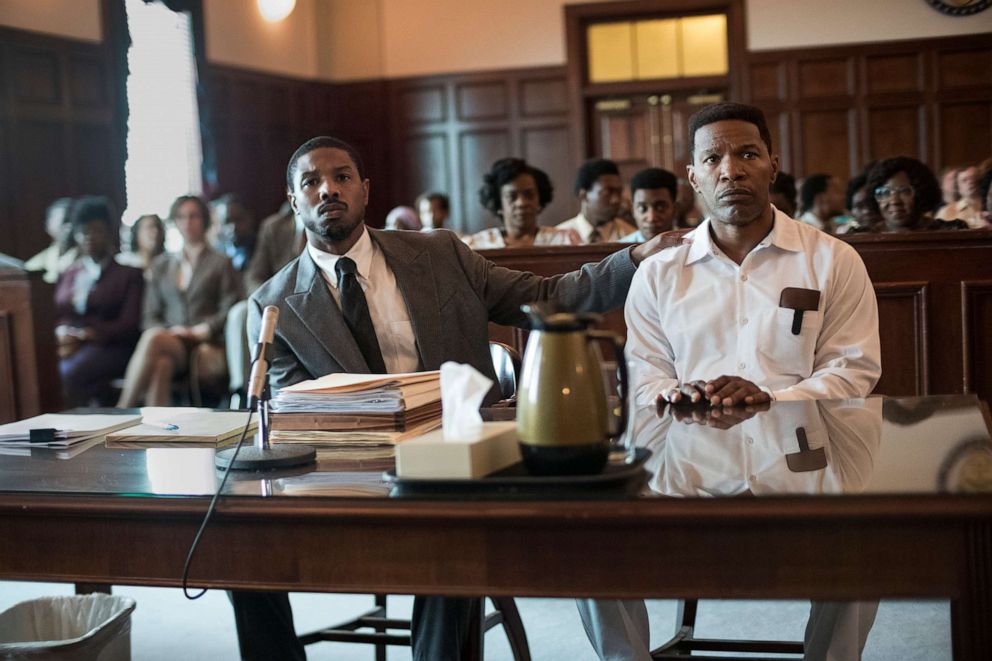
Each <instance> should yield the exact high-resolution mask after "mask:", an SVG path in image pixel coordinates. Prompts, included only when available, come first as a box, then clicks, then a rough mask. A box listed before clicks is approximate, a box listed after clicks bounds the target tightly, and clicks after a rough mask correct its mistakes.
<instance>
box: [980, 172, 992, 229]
mask: <svg viewBox="0 0 992 661" xmlns="http://www.w3.org/2000/svg"><path fill="white" fill-rule="evenodd" d="M980 189H981V190H980V192H981V194H982V219H983V220H984V221H985V222H986V223H989V224H992V169H990V170H988V171H987V172H986V173H985V176H984V177H982V184H981V186H980Z"/></svg>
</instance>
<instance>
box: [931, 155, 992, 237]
mask: <svg viewBox="0 0 992 661" xmlns="http://www.w3.org/2000/svg"><path fill="white" fill-rule="evenodd" d="M980 180H981V174H980V173H979V171H978V168H977V167H975V166H974V165H972V166H969V167H966V168H961V169H960V170H958V176H957V183H958V194H959V195H960V196H961V199H959V200H958V201H957V202H955V203H954V204H948V205H947V206H945V207H943V208H942V209H941V210H940V212H939V213H938V214H937V220H955V219H958V220H963V221H964V222H966V223H967V224H968V227H970V228H972V229H978V228H980V227H985V225H986V224H987V223H986V222H985V220H984V219H983V218H982V198H981V194H980V193H979V190H978V184H979V181H980Z"/></svg>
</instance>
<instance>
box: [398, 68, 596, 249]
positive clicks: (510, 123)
mask: <svg viewBox="0 0 992 661" xmlns="http://www.w3.org/2000/svg"><path fill="white" fill-rule="evenodd" d="M390 87H391V113H392V116H393V123H392V132H393V150H392V151H393V155H394V158H395V161H394V170H393V172H394V177H393V181H394V188H393V192H394V199H396V200H400V201H403V203H406V204H410V203H412V201H413V199H414V198H415V197H416V196H417V195H419V194H420V193H422V192H424V191H427V190H440V191H446V192H448V194H449V195H451V198H452V209H451V211H452V223H451V227H452V228H453V229H456V230H459V231H462V232H476V231H478V230H481V229H483V228H485V227H490V226H495V225H497V224H498V221H497V219H496V218H495V217H494V216H492V215H491V214H490V213H489V212H488V211H486V210H485V209H483V207H482V205H481V204H480V203H479V193H478V191H479V187H480V186H481V185H482V178H483V175H484V174H485V173H486V172H487V171H488V170H489V168H490V166H491V165H492V163H493V161H495V160H496V159H498V158H502V157H505V156H517V157H521V158H525V159H527V161H528V162H530V163H531V164H532V165H535V166H536V167H539V168H541V169H542V170H544V171H545V172H547V173H548V175H549V176H550V177H551V181H552V184H553V185H554V188H555V194H554V200H553V201H552V202H551V204H550V205H548V207H547V208H546V209H545V210H544V212H543V214H542V215H541V217H540V221H541V222H542V223H544V224H548V225H554V224H557V223H559V222H561V221H563V220H566V219H567V218H569V217H571V216H573V215H575V213H577V210H578V204H577V202H576V201H575V199H574V196H573V194H572V190H571V189H572V180H573V177H574V170H575V167H576V164H577V160H578V155H577V154H575V153H573V151H574V148H573V140H572V138H573V134H572V130H573V129H572V122H571V121H570V118H569V105H568V86H567V83H566V80H565V71H564V68H562V67H553V68H547V69H522V70H516V71H497V72H492V73H486V74H473V75H452V76H439V77H432V78H426V79H425V78H418V79H407V80H397V81H392V82H391V83H390Z"/></svg>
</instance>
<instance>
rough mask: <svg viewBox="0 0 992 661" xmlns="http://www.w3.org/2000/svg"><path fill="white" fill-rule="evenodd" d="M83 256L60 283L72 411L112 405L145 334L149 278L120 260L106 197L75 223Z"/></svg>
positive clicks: (87, 203) (87, 202)
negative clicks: (113, 388)
mask: <svg viewBox="0 0 992 661" xmlns="http://www.w3.org/2000/svg"><path fill="white" fill-rule="evenodd" d="M70 223H71V226H72V233H73V238H74V239H75V242H76V245H77V246H78V247H79V258H78V259H77V260H76V261H75V262H74V263H73V264H72V266H70V267H69V268H68V269H67V270H66V271H65V272H64V273H63V274H62V275H61V276H60V277H59V280H58V284H57V285H56V288H55V305H56V310H57V315H58V322H57V324H58V325H57V326H56V328H55V335H56V339H57V342H58V351H59V372H60V373H61V375H62V388H63V391H64V395H65V405H66V407H71V406H86V405H90V404H97V405H109V404H111V403H112V401H111V399H108V397H109V395H110V393H109V390H110V382H111V381H113V380H114V379H116V378H119V377H122V376H124V369H125V367H127V361H128V358H130V357H131V352H132V351H133V350H134V346H135V344H136V343H137V341H138V337H139V336H140V334H141V303H142V293H143V291H144V285H145V280H144V278H143V277H142V274H141V270H140V269H136V268H132V267H130V266H123V265H121V264H118V263H117V262H116V261H114V254H115V253H116V252H117V236H118V227H119V222H118V217H117V214H115V213H114V212H113V211H112V210H111V206H110V203H109V202H108V201H107V200H106V199H105V198H98V197H84V198H82V199H80V200H79V201H78V202H77V203H76V204H75V205H74V207H73V210H72V216H71V219H70Z"/></svg>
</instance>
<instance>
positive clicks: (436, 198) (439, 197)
mask: <svg viewBox="0 0 992 661" xmlns="http://www.w3.org/2000/svg"><path fill="white" fill-rule="evenodd" d="M424 200H430V201H431V202H437V203H438V204H440V205H441V208H442V209H444V210H445V211H451V199H449V198H448V196H447V195H445V194H444V193H439V192H438V191H428V192H426V193H421V194H420V195H418V196H417V199H416V200H414V204H413V206H414V208H415V209H416V210H417V211H419V210H420V203H421V202H423V201H424Z"/></svg>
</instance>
